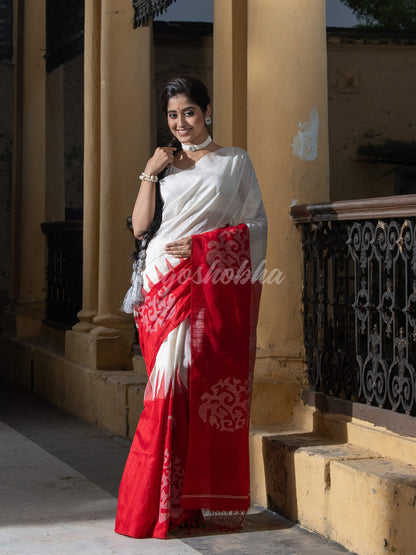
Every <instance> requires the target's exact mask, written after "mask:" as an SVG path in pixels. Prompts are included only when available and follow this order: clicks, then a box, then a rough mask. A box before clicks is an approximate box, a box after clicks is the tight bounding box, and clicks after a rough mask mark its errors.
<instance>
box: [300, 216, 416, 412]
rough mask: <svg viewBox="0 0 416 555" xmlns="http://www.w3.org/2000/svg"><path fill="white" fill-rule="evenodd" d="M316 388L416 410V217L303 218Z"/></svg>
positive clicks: (309, 347)
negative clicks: (361, 218) (339, 219)
mask: <svg viewBox="0 0 416 555" xmlns="http://www.w3.org/2000/svg"><path fill="white" fill-rule="evenodd" d="M302 241H303V249H304V290H303V308H304V333H305V350H306V361H307V369H308V377H309V381H310V384H311V386H312V387H313V388H314V389H315V390H316V391H322V392H324V393H326V394H328V395H333V396H336V397H341V398H345V399H350V400H353V401H360V402H364V403H368V404H371V405H376V406H378V407H382V408H385V409H391V410H393V411H398V412H403V413H406V414H411V415H415V414H416V398H415V397H416V395H415V394H416V371H415V367H416V217H409V218H396V219H394V218H385V219H381V220H366V221H352V220H351V221H336V220H335V219H332V220H328V221H315V222H308V223H302Z"/></svg>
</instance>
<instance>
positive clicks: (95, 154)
mask: <svg viewBox="0 0 416 555" xmlns="http://www.w3.org/2000/svg"><path fill="white" fill-rule="evenodd" d="M100 35H101V0H90V1H89V2H86V3H85V24H84V222H83V266H82V309H81V310H80V312H79V313H78V314H77V316H78V318H79V319H80V322H79V323H78V324H75V326H74V328H73V329H74V330H77V331H80V332H89V331H91V330H92V329H93V327H94V325H93V323H92V320H93V318H94V317H95V316H96V315H97V310H98V249H99V225H100V143H101V135H100V97H101V94H100V44H101V36H100Z"/></svg>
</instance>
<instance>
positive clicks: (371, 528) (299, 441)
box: [251, 429, 416, 555]
mask: <svg viewBox="0 0 416 555" xmlns="http://www.w3.org/2000/svg"><path fill="white" fill-rule="evenodd" d="M292 432H293V433H292ZM292 432H291V433H288V432H287V431H286V432H283V433H279V434H272V433H271V431H270V430H267V429H265V430H263V431H260V430H257V431H255V430H253V431H252V433H251V447H252V463H254V464H252V484H253V486H254V490H253V492H252V493H253V494H254V495H255V496H256V495H259V496H260V497H261V496H264V495H265V496H266V497H267V506H268V508H271V509H273V510H276V511H277V512H279V513H281V514H283V515H284V516H286V517H288V518H290V519H291V520H294V521H298V522H299V523H300V524H301V525H302V526H304V527H305V528H308V529H310V530H314V531H316V532H318V533H319V534H321V535H323V536H325V537H327V538H329V539H331V540H334V541H336V542H338V543H340V544H342V545H344V546H345V547H346V548H347V549H350V550H352V551H356V552H357V553H359V554H360V555H376V554H379V553H380V554H381V553H389V552H396V553H401V554H403V555H414V553H416V524H415V523H416V466H415V465H412V464H405V463H403V462H400V461H396V460H393V459H390V458H386V457H382V456H381V455H380V454H378V453H377V452H375V451H371V450H369V449H365V448H363V447H360V446H356V445H353V444H349V443H344V444H340V443H336V442H335V441H334V440H333V439H331V438H329V437H327V436H324V435H319V434H317V433H315V432H309V433H304V432H299V431H292ZM260 451H261V454H260ZM260 458H262V459H263V464H264V489H263V490H262V489H261V479H262V478H261V476H260V475H259V472H258V469H259V459H260ZM254 473H257V475H256V476H254V475H253V474H254ZM253 501H254V502H256V500H255V499H253Z"/></svg>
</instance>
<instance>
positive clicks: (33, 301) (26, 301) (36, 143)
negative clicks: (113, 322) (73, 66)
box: [3, 0, 46, 336]
mask: <svg viewBox="0 0 416 555" xmlns="http://www.w3.org/2000/svg"><path fill="white" fill-rule="evenodd" d="M14 10H15V12H14V15H15V27H14V29H15V32H16V34H15V49H16V50H15V52H16V80H15V85H16V87H15V99H16V103H15V111H16V114H15V136H14V155H15V161H14V176H13V287H12V291H13V295H14V297H15V299H16V303H15V304H14V305H13V306H10V307H9V308H8V309H7V310H5V312H4V314H3V329H4V330H5V331H7V332H9V333H12V334H16V335H19V336H25V335H39V333H40V327H41V321H42V318H43V313H44V299H45V267H46V242H45V237H44V235H43V233H42V230H41V223H42V222H44V221H45V216H46V214H45V209H46V186H45V157H46V149H45V138H46V132H45V121H46V118H45V113H46V106H45V99H46V68H45V60H44V58H43V56H44V54H45V48H46V17H45V16H46V6H45V0H27V1H25V2H19V1H15V2H14ZM23 36H24V40H23Z"/></svg>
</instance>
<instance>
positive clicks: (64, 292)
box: [42, 221, 82, 328]
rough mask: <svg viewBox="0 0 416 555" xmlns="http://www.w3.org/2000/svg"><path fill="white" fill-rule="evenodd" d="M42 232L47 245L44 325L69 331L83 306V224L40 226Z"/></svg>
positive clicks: (68, 223) (80, 222)
mask: <svg viewBox="0 0 416 555" xmlns="http://www.w3.org/2000/svg"><path fill="white" fill-rule="evenodd" d="M42 230H43V232H44V233H45V234H46V237H47V245H48V267H47V282H48V285H47V287H48V295H47V299H46V319H45V323H46V324H48V325H50V326H53V327H57V328H71V327H72V326H73V325H74V324H75V323H76V322H77V321H78V319H77V313H78V312H79V311H80V310H81V307H82V221H70V222H48V223H43V224H42Z"/></svg>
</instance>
